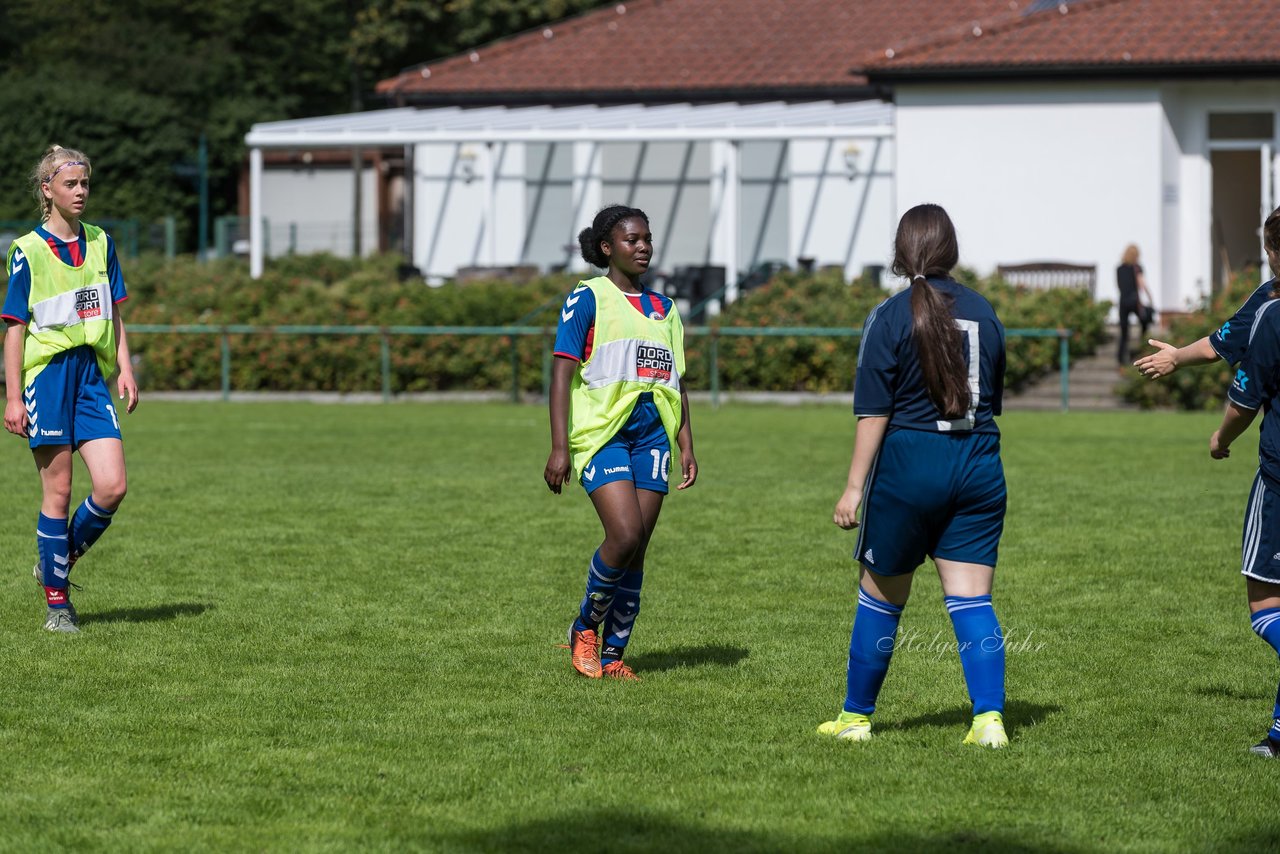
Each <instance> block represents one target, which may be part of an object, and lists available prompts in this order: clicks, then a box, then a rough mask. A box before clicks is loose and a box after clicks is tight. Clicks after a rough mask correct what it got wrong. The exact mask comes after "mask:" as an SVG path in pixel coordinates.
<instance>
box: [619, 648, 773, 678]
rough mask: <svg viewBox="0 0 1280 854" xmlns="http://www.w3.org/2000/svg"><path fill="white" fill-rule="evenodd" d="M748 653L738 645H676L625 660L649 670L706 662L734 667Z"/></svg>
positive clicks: (704, 663)
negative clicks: (673, 647)
mask: <svg viewBox="0 0 1280 854" xmlns="http://www.w3.org/2000/svg"><path fill="white" fill-rule="evenodd" d="M750 654H751V651H750V650H748V649H745V648H743V647H738V646H720V645H709V646H695V647H678V648H676V649H671V650H660V651H658V652H642V653H640V654H638V655H635V656H631V657H628V658H627V662H628V663H629V664H630V665H631V666H632V667H634V668H635V669H636V670H648V671H650V672H655V671H660V670H675V669H677V668H680V667H702V666H703V665H708V664H712V665H715V666H717V667H734V666H736V665H737V664H738V662H740V661H742V660H743V659H744V658H746V657H747V656H749V655H750Z"/></svg>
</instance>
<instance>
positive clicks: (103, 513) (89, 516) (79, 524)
mask: <svg viewBox="0 0 1280 854" xmlns="http://www.w3.org/2000/svg"><path fill="white" fill-rule="evenodd" d="M115 512H116V511H114V510H104V509H102V508H101V507H99V506H98V505H97V504H96V503H95V502H94V500H93V496H89V497H88V498H86V499H85V500H84V503H83V504H81V505H80V506H79V507H78V508H76V513H75V515H74V516H72V517H71V554H73V555H75V556H76V557H80V555H82V554H84V553H85V551H86V550H88V548H89V546H91V545H93V544H94V543H96V542H97V541H98V537H101V536H102V532H103V531H105V530H107V526H108V525H110V524H111V517H112V516H114V515H115Z"/></svg>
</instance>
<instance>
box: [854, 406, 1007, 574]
mask: <svg viewBox="0 0 1280 854" xmlns="http://www.w3.org/2000/svg"><path fill="white" fill-rule="evenodd" d="M1006 499H1007V492H1006V490H1005V483H1004V466H1003V465H1002V464H1001V462H1000V435H999V434H998V433H932V432H926V431H923V430H892V429H891V430H890V431H889V432H888V433H887V434H886V435H885V437H884V444H883V445H882V446H881V448H880V453H879V454H878V455H877V456H876V460H875V463H874V464H873V465H872V468H871V474H870V475H869V476H868V477H867V485H866V487H865V488H864V490H863V496H862V524H861V527H860V528H859V532H858V545H857V548H856V550H855V551H854V558H855V559H857V560H858V561H859V562H861V563H862V564H863V565H864V566H866V567H867V568H868V569H870V570H871V571H873V572H875V573H876V574H877V575H905V574H907V573H909V572H914V571H915V570H916V568H917V567H919V566H920V564H922V563H924V559H925V557H926V556H927V557H932V558H935V559H936V558H941V559H943V560H953V561H958V562H962V563H976V564H981V565H983V566H992V567H994V566H995V565H996V555H997V552H998V550H999V546H1000V535H1001V534H1002V533H1003V532H1004V511H1005V504H1006Z"/></svg>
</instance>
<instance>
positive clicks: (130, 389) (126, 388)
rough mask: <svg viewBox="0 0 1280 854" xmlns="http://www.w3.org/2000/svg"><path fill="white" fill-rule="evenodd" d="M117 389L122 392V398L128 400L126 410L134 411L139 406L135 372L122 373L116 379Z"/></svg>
mask: <svg viewBox="0 0 1280 854" xmlns="http://www.w3.org/2000/svg"><path fill="white" fill-rule="evenodd" d="M116 391H117V392H118V393H119V394H120V399H121V400H123V401H127V402H126V403H125V408H124V411H125V412H133V410H135V409H137V408H138V383H137V382H135V381H134V379H133V374H125V373H121V374H120V376H119V378H117V379H116Z"/></svg>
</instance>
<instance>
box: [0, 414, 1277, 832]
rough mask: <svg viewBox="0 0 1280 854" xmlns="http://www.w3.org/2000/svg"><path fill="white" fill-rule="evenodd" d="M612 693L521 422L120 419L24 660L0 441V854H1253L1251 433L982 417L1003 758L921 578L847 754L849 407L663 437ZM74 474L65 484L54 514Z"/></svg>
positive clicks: (567, 503) (697, 421)
mask: <svg viewBox="0 0 1280 854" xmlns="http://www.w3.org/2000/svg"><path fill="white" fill-rule="evenodd" d="M693 418H694V435H695V440H696V447H697V452H698V459H699V462H700V464H701V467H702V475H701V478H700V480H699V482H698V484H697V485H696V486H695V487H694V488H693V489H692V490H689V491H687V492H685V493H679V494H675V493H673V495H672V496H671V497H670V498H668V500H667V503H666V507H665V508H664V510H663V517H662V520H661V523H660V524H659V527H658V533H657V535H656V537H655V540H654V543H653V545H652V546H651V548H650V551H649V558H648V566H647V572H646V584H645V591H644V605H643V612H642V614H641V616H640V619H639V622H638V628H637V631H636V633H635V636H634V639H633V641H632V644H631V648H630V651H629V654H628V661H629V662H630V663H631V664H632V666H633V667H634V668H635V669H636V671H637V673H639V675H641V676H642V677H643V681H641V682H638V683H618V682H609V681H588V680H586V679H583V678H581V677H578V676H576V675H575V674H574V673H573V672H572V671H571V670H570V668H569V664H568V657H567V653H566V652H565V651H564V650H563V649H559V648H557V646H556V645H557V644H558V643H560V642H562V641H563V639H564V634H565V629H566V627H567V625H568V623H569V621H570V619H571V617H572V615H573V611H574V608H575V607H576V605H577V602H578V599H579V597H580V596H581V592H582V585H583V582H584V578H585V569H586V564H587V560H588V558H589V556H590V554H591V552H592V550H593V549H594V548H595V546H596V545H597V543H598V539H599V527H598V523H597V521H596V519H595V516H594V513H593V512H592V510H591V508H590V505H589V501H588V500H587V499H586V498H585V497H584V495H583V494H582V491H581V490H580V489H578V488H576V487H575V488H573V489H571V490H569V491H568V492H567V494H565V495H562V496H559V497H555V496H552V495H550V494H549V493H548V491H547V489H546V487H545V485H544V484H543V483H542V479H541V474H542V468H543V464H544V462H545V459H546V452H547V444H548V440H547V427H546V420H547V419H546V414H545V410H544V409H542V408H540V407H520V406H509V405H497V404H493V405H490V404H483V405H391V406H381V405H349V406H325V405H312V404H301V403H298V404H274V403H262V404H245V405H226V404H217V403H199V404H192V403H174V402H154V401H153V402H146V401H144V403H143V406H142V407H141V408H140V410H139V411H138V412H137V413H135V414H134V415H132V416H130V417H128V418H127V419H126V423H125V425H124V426H125V430H126V451H127V455H128V459H129V467H130V494H129V497H128V498H127V499H126V502H125V504H124V506H123V507H122V509H121V511H120V513H119V514H118V516H117V519H116V522H115V523H114V525H113V526H112V528H111V529H110V530H109V531H108V532H107V534H106V535H105V537H104V538H103V540H102V541H101V542H100V543H99V545H98V546H97V547H96V548H95V549H94V550H93V551H92V552H90V553H89V554H88V555H87V556H86V557H85V558H84V560H83V561H82V562H81V563H80V564H79V565H78V566H77V568H76V571H75V574H74V576H73V580H75V581H77V582H78V583H80V584H81V585H82V586H83V588H84V589H83V590H82V591H80V592H78V593H77V594H76V595H75V597H74V598H75V601H76V603H77V606H78V608H79V610H80V612H81V621H82V629H83V631H82V633H81V634H80V635H79V636H55V635H50V634H48V633H45V632H43V631H42V630H41V629H40V623H41V619H42V615H43V611H44V606H43V604H42V600H41V597H40V595H39V593H38V590H37V588H36V585H35V584H34V583H33V581H32V579H31V574H30V572H31V564H32V562H33V557H34V536H33V533H34V530H33V529H34V523H35V515H36V510H37V507H38V502H39V492H38V485H37V480H36V475H35V472H34V468H33V466H32V464H31V460H30V455H29V453H28V452H27V450H26V448H25V443H23V442H22V441H20V440H18V439H16V438H14V437H9V440H8V441H6V442H3V443H0V463H2V464H3V465H4V471H6V472H7V473H8V474H7V477H6V478H5V488H4V489H3V490H2V491H0V519H2V520H3V524H2V525H0V554H2V555H4V556H5V559H4V562H3V566H4V567H5V569H4V572H3V573H2V574H0V591H3V596H0V662H2V663H0V671H2V672H3V673H4V686H5V689H4V692H3V699H2V700H0V850H6V851H7V850H13V851H27V850H38V849H51V848H63V849H68V850H102V851H160V850H165V851H169V850H182V851H190V850H273V851H277V850H278V851H286V850H287V851H295V850H302V851H306V850H317V851H319V850H333V851H345V850H385V851H393V850H394V851H401V850H426V851H460V852H470V851H516V852H542V851H571V852H595V851H601V852H604V851H608V852H611V854H613V852H639V851H662V852H664V854H671V852H681V851H748V852H752V851H762V852H763V851H770V852H771V851H800V852H807V851H832V852H836V851H852V850H940V849H945V850H947V851H949V852H955V851H979V850H982V851H988V850H1012V851H1023V850H1025V851H1062V852H1074V851H1095V850H1136V851H1170V850H1175V851H1191V850H1195V851H1200V850H1233V851H1234V850H1275V849H1276V847H1277V846H1278V845H1280V825H1277V824H1276V822H1275V818H1274V814H1275V804H1276V800H1275V798H1276V792H1277V786H1278V784H1277V782H1276V780H1277V774H1280V766H1277V765H1276V764H1275V763H1272V762H1268V761H1267V760H1263V759H1259V758H1257V757H1253V756H1250V755H1248V754H1247V753H1246V748H1247V747H1248V746H1249V745H1251V744H1252V743H1254V742H1256V741H1257V740H1258V739H1259V738H1260V737H1261V736H1262V734H1263V732H1264V731H1265V730H1266V727H1267V725H1268V724H1269V722H1270V713H1271V709H1272V704H1273V702H1274V699H1275V692H1276V683H1277V678H1278V677H1280V667H1278V666H1277V661H1276V656H1275V654H1274V653H1273V652H1271V651H1270V650H1269V649H1268V648H1267V647H1266V645H1265V644H1264V643H1263V642H1262V641H1261V640H1260V639H1258V638H1257V637H1256V636H1255V635H1254V634H1253V633H1252V631H1251V630H1250V628H1249V621H1248V616H1247V608H1246V604H1245V600H1244V584H1243V581H1242V579H1241V577H1240V576H1239V539H1240V525H1241V518H1242V513H1243V508H1244V503H1245V499H1246V493H1247V490H1248V487H1249V483H1250V480H1251V478H1252V476H1253V473H1254V470H1255V468H1256V442H1257V438H1256V431H1250V432H1249V433H1248V434H1246V435H1245V436H1244V437H1242V438H1241V439H1240V440H1239V442H1238V443H1237V445H1236V447H1235V448H1234V449H1233V452H1234V455H1233V457H1232V459H1230V460H1228V461H1225V462H1217V463H1215V462H1213V461H1211V460H1210V459H1209V456H1208V452H1207V441H1208V437H1209V434H1210V433H1211V432H1212V430H1213V428H1214V426H1215V425H1216V423H1217V420H1218V419H1217V416H1215V415H1209V414H1205V415H1185V414H1133V413H1126V414H1084V413H1070V414H1066V415H1060V414H1037V413H1010V414H1008V415H1006V416H1004V417H1003V418H1002V419H1001V425H1002V428H1003V431H1004V460H1005V466H1006V473H1007V477H1008V481H1009V492H1010V504H1009V514H1008V519H1007V524H1006V529H1005V536H1004V541H1003V546H1002V549H1001V555H1000V557H1001V560H1000V566H999V569H998V571H997V574H996V600H995V601H996V607H997V612H998V614H999V616H1000V619H1001V622H1002V623H1003V625H1004V626H1005V628H1006V632H1007V635H1008V642H1009V651H1008V696H1009V703H1008V707H1007V713H1006V720H1007V723H1008V725H1009V732H1010V736H1011V739H1012V741H1011V744H1010V746H1009V748H1008V749H1007V750H1004V751H999V752H994V751H982V750H978V749H974V748H966V747H963V746H962V745H961V743H960V741H961V738H962V737H963V735H964V733H965V729H966V726H967V721H968V701H967V697H966V693H965V689H964V683H963V680H962V676H961V672H960V666H959V662H958V659H957V656H956V654H955V650H954V640H953V636H952V634H951V626H950V622H949V621H948V619H947V616H946V612H945V609H944V608H943V606H942V602H941V593H940V590H939V587H938V582H937V577H936V575H935V574H934V573H933V570H932V568H931V566H927V567H925V568H923V569H922V571H921V572H920V573H919V578H918V579H917V580H916V584H915V590H914V593H913V598H912V601H911V603H910V604H909V605H908V607H907V611H906V614H905V617H904V619H903V623H902V630H903V635H902V638H901V641H900V648H899V649H898V651H897V653H896V654H895V657H894V661H893V668H892V670H891V671H890V673H889V677H888V680H887V682H886V684H885V687H884V690H883V692H882V694H881V697H880V708H879V711H878V712H877V714H876V716H875V724H876V730H875V738H874V739H873V740H872V741H871V742H869V743H866V744H847V743H834V742H830V741H826V740H823V739H821V738H819V737H817V736H816V735H815V734H814V728H815V726H816V725H817V724H818V723H819V722H821V721H823V720H825V719H827V718H828V717H830V716H831V715H832V714H833V713H834V712H835V711H837V709H838V707H839V704H840V702H841V700H842V699H843V692H844V668H845V659H846V656H847V649H848V635H849V628H850V625H851V620H852V615H853V607H854V583H855V575H854V571H853V569H854V565H853V562H852V561H851V559H850V550H851V548H852V544H853V535H852V534H849V533H845V532H842V531H840V530H839V529H837V528H836V527H835V526H834V525H832V523H831V510H832V507H833V505H834V502H835V500H836V498H837V497H838V495H839V493H840V490H841V489H842V487H843V484H844V480H845V476H846V472H847V467H848V463H849V452H850V448H851V442H852V435H853V418H852V415H851V414H850V413H849V412H848V411H847V409H846V408H845V407H841V406H832V407H800V408H785V407H777V408H774V407H748V406H729V407H725V408H723V409H720V410H719V411H711V410H710V409H709V408H708V407H706V406H696V407H695V411H694V413H693ZM86 483H87V479H86V478H85V477H84V474H83V470H78V471H77V488H76V490H75V494H74V498H73V500H75V501H78V500H80V499H81V498H82V497H83V495H84V489H85V486H86Z"/></svg>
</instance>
